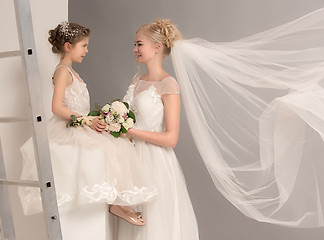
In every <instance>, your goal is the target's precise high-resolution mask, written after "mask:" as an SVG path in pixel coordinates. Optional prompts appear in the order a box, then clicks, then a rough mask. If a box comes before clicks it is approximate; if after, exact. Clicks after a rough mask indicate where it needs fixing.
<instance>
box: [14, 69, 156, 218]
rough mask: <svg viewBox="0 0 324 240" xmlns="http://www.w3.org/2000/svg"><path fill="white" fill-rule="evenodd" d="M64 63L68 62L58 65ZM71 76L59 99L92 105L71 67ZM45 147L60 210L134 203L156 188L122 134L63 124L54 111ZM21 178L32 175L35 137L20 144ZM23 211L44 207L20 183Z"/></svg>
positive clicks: (78, 106) (82, 110) (81, 109)
mask: <svg viewBox="0 0 324 240" xmlns="http://www.w3.org/2000/svg"><path fill="white" fill-rule="evenodd" d="M59 67H66V68H68V67H67V66H58V68H59ZM68 70H69V72H70V73H71V75H72V79H73V82H72V84H71V85H69V86H68V87H67V88H66V90H65V96H64V100H63V105H64V106H65V107H67V108H69V109H71V110H72V111H74V112H77V113H79V114H80V115H87V114H88V113H89V111H90V102H89V93H88V90H87V87H86V84H85V83H84V82H81V81H79V80H78V78H77V77H76V76H74V74H73V73H72V71H71V70H70V69H69V68H68ZM47 130H48V138H49V147H50V154H51V161H52V166H53V173H54V181H55V187H56V194H57V200H58V206H59V210H60V212H62V211H72V210H76V209H80V208H82V206H84V205H87V204H94V203H103V202H104V203H107V204H115V205H124V206H136V205H139V204H142V203H145V202H148V201H150V200H151V199H152V198H153V197H154V196H155V195H156V194H157V192H156V189H155V188H154V187H153V186H151V185H150V184H151V182H150V181H149V180H147V179H145V177H148V173H145V174H144V172H145V168H144V167H142V166H140V164H139V160H138V157H137V155H136V152H135V149H134V146H133V145H132V144H131V143H130V142H129V141H128V140H127V139H126V138H114V137H113V136H111V135H110V134H108V133H103V134H98V133H96V132H95V131H93V130H92V129H90V128H89V127H87V126H85V127H79V128H73V127H72V128H67V127H66V120H64V119H62V118H60V117H58V116H55V115H53V116H52V118H51V119H49V121H48V122H47ZM21 152H22V155H23V161H24V162H23V171H22V175H21V178H22V179H25V180H36V179H37V171H36V164H35V155H34V148H33V141H32V139H29V140H28V141H27V142H26V143H25V144H24V145H23V146H22V147H21ZM18 191H19V195H20V198H21V202H22V206H23V209H24V213H25V214H33V213H37V212H40V211H42V206H41V198H40V194H39V190H38V189H35V188H29V187H26V188H19V190H18Z"/></svg>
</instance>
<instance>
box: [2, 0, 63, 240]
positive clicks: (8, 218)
mask: <svg viewBox="0 0 324 240" xmlns="http://www.w3.org/2000/svg"><path fill="white" fill-rule="evenodd" d="M15 11H16V18H17V30H18V35H19V42H20V50H16V51H9V52H2V53H0V58H8V57H13V56H22V59H23V62H24V67H25V74H26V79H27V85H28V90H29V100H30V108H31V117H32V118H31V119H32V124H33V140H34V146H35V156H36V165H37V171H38V179H39V181H22V180H9V179H7V176H6V171H5V164H4V157H3V151H2V147H1V141H0V239H1V240H2V239H3V240H16V234H15V228H14V222H13V216H12V210H11V204H10V199H9V191H8V185H16V186H22V187H37V188H40V192H41V197H42V205H43V212H44V217H45V223H46V226H47V234H48V239H49V240H62V232H61V226H60V218H59V212H58V206H57V199H56V193H55V185H54V179H53V171H52V164H51V159H50V152H49V146H48V138H47V132H46V131H47V130H46V125H45V122H44V121H43V116H44V109H43V105H42V92H41V87H40V86H41V82H40V75H39V69H38V62H37V56H36V47H35V40H34V31H33V25H32V17H31V11H30V3H29V0H15ZM0 121H4V122H6V121H7V119H2V120H1V119H0ZM0 140H1V139H0Z"/></svg>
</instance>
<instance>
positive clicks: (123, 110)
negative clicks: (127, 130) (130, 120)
mask: <svg viewBox="0 0 324 240" xmlns="http://www.w3.org/2000/svg"><path fill="white" fill-rule="evenodd" d="M111 107H112V109H113V110H115V111H116V113H117V114H119V115H121V116H124V115H125V114H127V113H128V109H127V107H126V106H125V104H124V103H122V102H119V101H115V102H113V103H112V104H111Z"/></svg>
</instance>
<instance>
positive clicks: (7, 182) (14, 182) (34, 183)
mask: <svg viewBox="0 0 324 240" xmlns="http://www.w3.org/2000/svg"><path fill="white" fill-rule="evenodd" d="M0 185H14V186H23V187H38V188H39V187H40V184H39V182H38V181H28V180H8V179H1V178H0Z"/></svg>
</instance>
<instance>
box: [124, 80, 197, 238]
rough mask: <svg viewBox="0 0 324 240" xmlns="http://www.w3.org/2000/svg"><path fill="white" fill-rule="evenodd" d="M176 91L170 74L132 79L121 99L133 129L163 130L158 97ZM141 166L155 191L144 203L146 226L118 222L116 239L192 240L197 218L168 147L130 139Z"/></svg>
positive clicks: (161, 104)
mask: <svg viewBox="0 0 324 240" xmlns="http://www.w3.org/2000/svg"><path fill="white" fill-rule="evenodd" d="M164 94H179V90H178V84H177V82H176V80H175V79H174V78H172V77H168V78H165V79H163V80H162V81H160V82H148V81H144V80H140V78H139V77H137V78H134V80H133V82H132V84H131V85H130V86H129V88H128V91H127V94H126V96H125V97H124V101H126V102H128V103H129V104H130V108H131V109H132V110H133V111H134V112H135V115H136V120H137V121H136V124H135V126H134V128H136V129H142V130H146V131H153V132H163V131H164V130H165V123H164V106H163V103H162V100H161V96H163V95H164ZM133 141H134V143H135V148H136V150H137V153H138V155H139V158H140V160H139V161H140V164H141V166H146V167H148V169H150V171H151V173H152V179H151V183H152V184H153V185H154V186H156V188H157V190H158V198H157V200H156V201H154V202H151V203H149V204H147V205H146V206H145V208H144V211H143V216H144V219H145V220H146V223H147V225H146V226H144V227H133V226H131V225H129V224H125V223H124V222H120V225H119V233H118V239H122V240H132V239H136V240H152V239H154V240H165V239H168V240H196V239H199V237H198V228H197V221H196V217H195V214H194V211H193V207H192V204H191V201H190V198H189V195H188V191H187V187H186V183H185V179H184V176H183V173H182V171H181V168H180V165H179V163H178V160H177V157H176V155H175V154H174V151H173V149H172V148H168V147H161V146H157V145H154V144H151V143H148V142H146V141H142V140H139V139H136V138H135V139H133Z"/></svg>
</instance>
